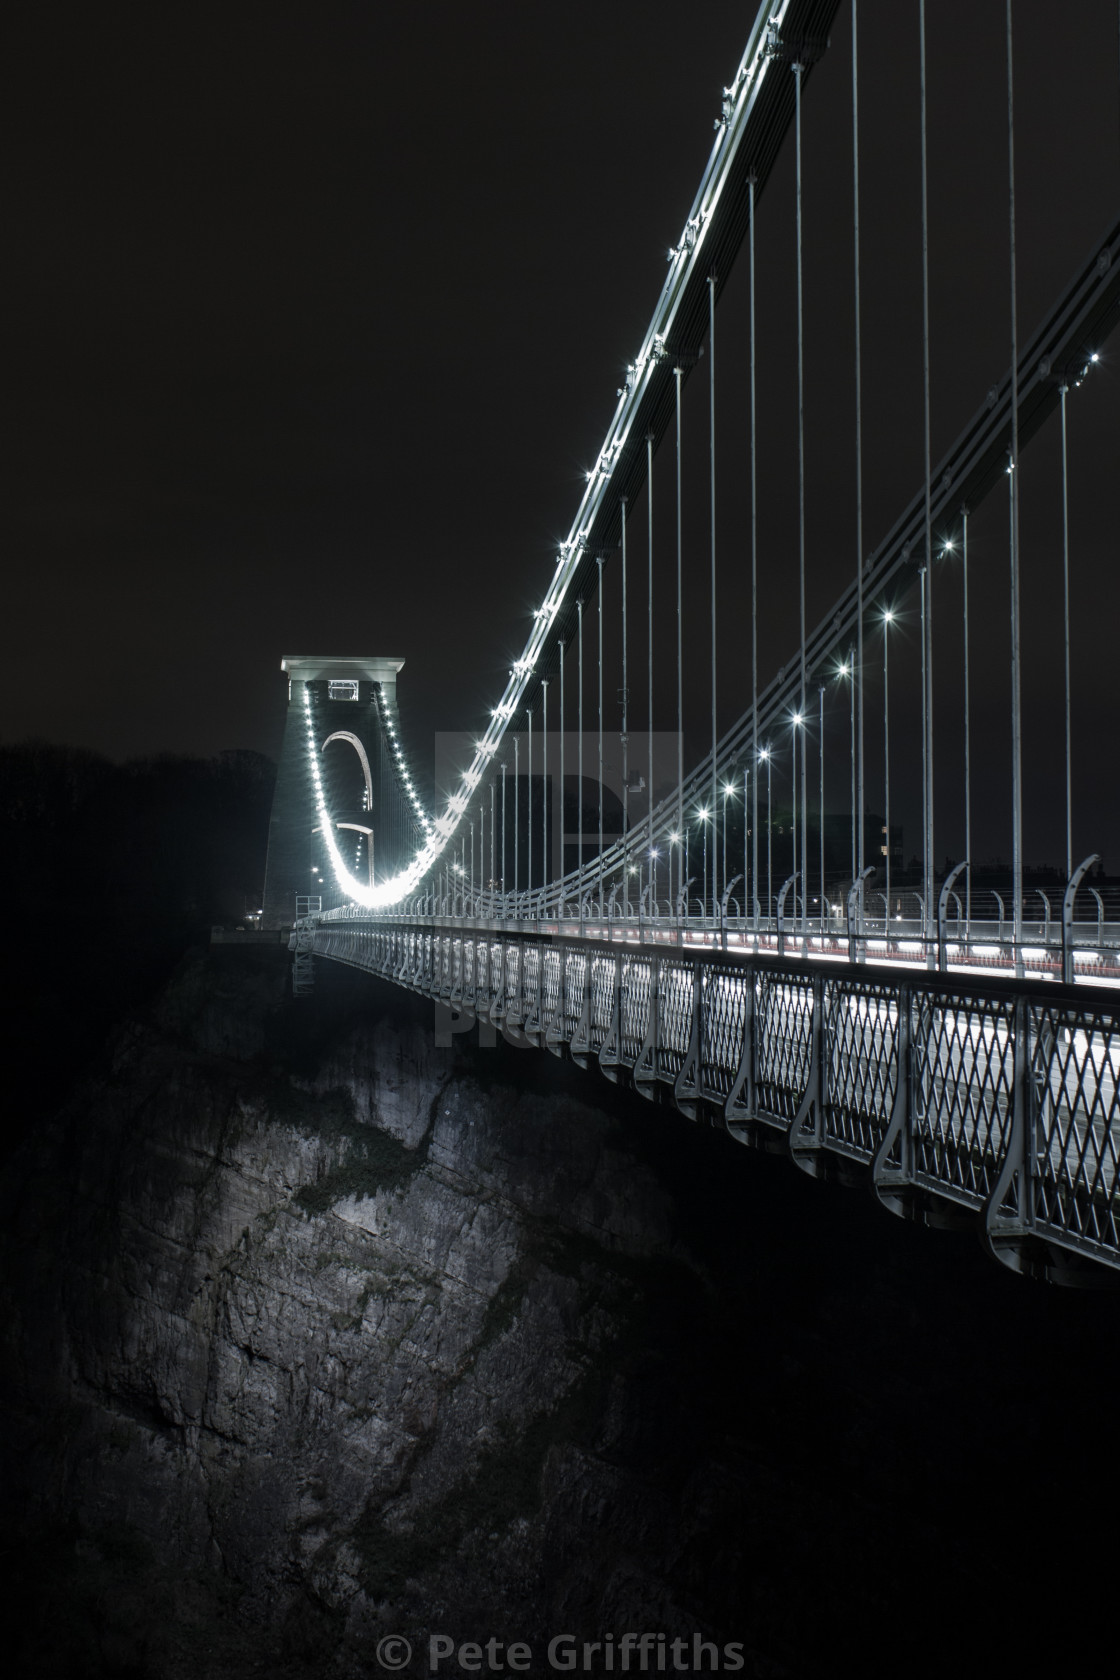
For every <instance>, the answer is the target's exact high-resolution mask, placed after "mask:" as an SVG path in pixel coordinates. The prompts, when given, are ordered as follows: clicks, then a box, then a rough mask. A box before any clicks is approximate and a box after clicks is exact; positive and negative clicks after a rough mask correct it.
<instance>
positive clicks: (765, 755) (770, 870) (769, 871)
mask: <svg viewBox="0 0 1120 1680" xmlns="http://www.w3.org/2000/svg"><path fill="white" fill-rule="evenodd" d="M758 756H759V758H760V759H762V760H763V761H764V762H765V764H766V915H767V919H769V917H770V915H771V907H772V906H773V903H774V857H773V842H774V825H773V821H772V812H771V807H770V762H771V755H770V748H769V747H763V748H762V749H761V751H760V752H759V755H758Z"/></svg>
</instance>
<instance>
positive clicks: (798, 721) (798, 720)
mask: <svg viewBox="0 0 1120 1680" xmlns="http://www.w3.org/2000/svg"><path fill="white" fill-rule="evenodd" d="M790 721H791V722H792V724H793V727H794V728H795V729H800V727H801V725H802V723H803V722H804V721H805V720H804V719H803V718H802V716H801V713H800V712H794V714H793V716H792V718H791V720H790Z"/></svg>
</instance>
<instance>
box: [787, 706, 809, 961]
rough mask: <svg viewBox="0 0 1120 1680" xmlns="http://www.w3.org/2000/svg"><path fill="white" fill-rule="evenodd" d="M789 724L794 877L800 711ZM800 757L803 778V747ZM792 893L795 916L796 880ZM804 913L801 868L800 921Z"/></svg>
mask: <svg viewBox="0 0 1120 1680" xmlns="http://www.w3.org/2000/svg"><path fill="white" fill-rule="evenodd" d="M791 724H792V727H791V729H790V770H791V772H792V778H793V810H792V822H791V824H790V827H791V829H792V832H793V855H792V862H791V864H790V874H791V875H793V876H795V877H796V875H797V731H798V730H799V729H800V727H801V713H800V712H794V713H793V716H792V718H791ZM801 759H802V764H801V774H802V778H804V774H805V763H804V760H805V751H804V748H802V752H801ZM801 803H802V807H804V805H805V798H804V795H803V797H802V800H801ZM801 816H802V822H804V818H805V812H804V809H802V813H801ZM802 840H803V841H804V835H803V836H802ZM801 851H802V855H804V853H805V851H806V847H805V845H804V844H802V847H801ZM793 895H794V897H793V902H794V915H795V917H796V912H797V883H796V880H795V881H794V888H793ZM805 913H806V906H805V872H804V870H802V872H801V919H802V922H804V920H805ZM801 931H802V933H804V932H806V931H807V930H806V929H805V928H804V927H802V930H801Z"/></svg>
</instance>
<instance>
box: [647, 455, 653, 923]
mask: <svg viewBox="0 0 1120 1680" xmlns="http://www.w3.org/2000/svg"><path fill="white" fill-rule="evenodd" d="M646 524H647V526H648V531H647V537H648V541H649V583H648V585H647V593H648V608H649V741H648V742H647V746H648V748H649V788H648V791H647V803H648V807H649V824H648V827H649V846H650V851H652V850H653V433H652V432H647V433H646ZM650 896H651V897H652V896H653V894H652V893H651V894H650Z"/></svg>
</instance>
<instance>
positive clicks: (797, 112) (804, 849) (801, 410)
mask: <svg viewBox="0 0 1120 1680" xmlns="http://www.w3.org/2000/svg"><path fill="white" fill-rule="evenodd" d="M802 70H803V66H802V65H801V64H795V65H794V66H793V75H794V90H795V91H794V131H795V136H796V142H797V144H796V161H797V521H798V577H799V585H800V606H801V701H800V707H799V711H800V716H801V718H802V719H804V717H805V707H806V703H807V698H806V697H807V695H808V666H807V663H806V650H805V639H806V627H805V298H804V286H803V277H802V224H801V75H802ZM795 756H796V755H795ZM807 757H808V754H807V753H806V752H805V751H804V746H803V747H802V753H801V894H802V897H801V914H802V922H803V923H804V922H805V919H806V917H807V915H808V909H807V905H806V897H805V892H806V881H807V879H808V871H809V828H808V818H807V813H808V808H809V783H808V779H807V775H806V767H805V761H806V758H807ZM796 826H797V825H796V823H795V824H794V840H793V848H794V849H793V856H794V869H795V870H796V868H797V832H796ZM796 892H797V889H796V887H795V888H794V898H795V902H796ZM803 931H807V930H806V929H803Z"/></svg>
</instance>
